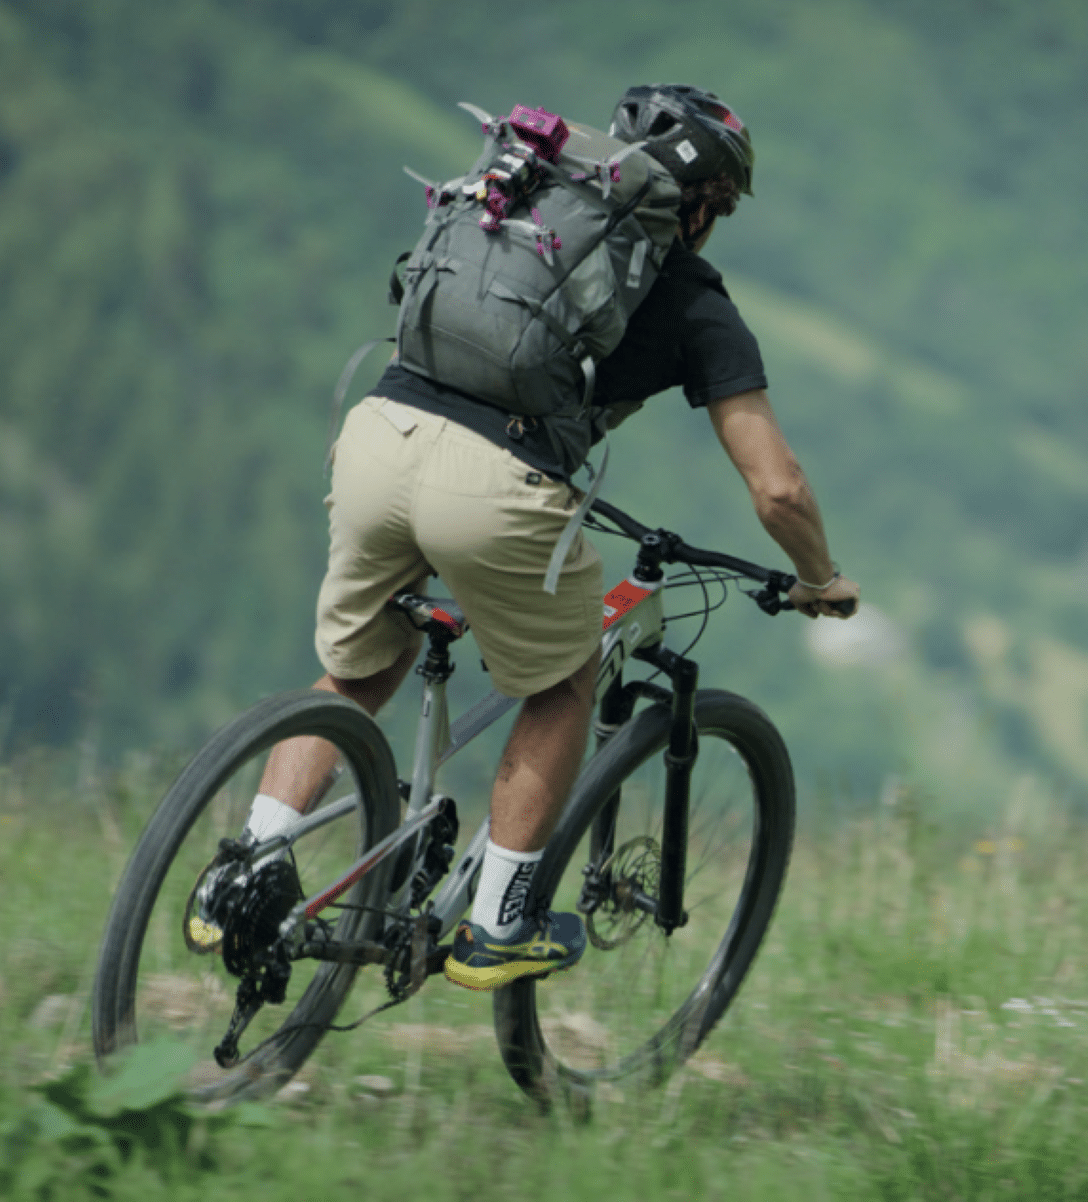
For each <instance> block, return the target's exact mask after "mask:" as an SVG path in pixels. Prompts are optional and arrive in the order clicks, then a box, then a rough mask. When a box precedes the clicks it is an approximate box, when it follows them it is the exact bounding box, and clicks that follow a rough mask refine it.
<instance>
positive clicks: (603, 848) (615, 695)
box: [589, 670, 635, 868]
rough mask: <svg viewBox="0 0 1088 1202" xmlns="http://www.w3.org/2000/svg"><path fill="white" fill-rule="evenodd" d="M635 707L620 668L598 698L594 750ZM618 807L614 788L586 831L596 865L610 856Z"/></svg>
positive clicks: (604, 742) (591, 860)
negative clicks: (599, 705)
mask: <svg viewBox="0 0 1088 1202" xmlns="http://www.w3.org/2000/svg"><path fill="white" fill-rule="evenodd" d="M634 709H635V694H634V693H632V692H631V691H630V690H628V689H625V688H624V687H623V677H622V670H621V671H620V672H617V673H616V676H615V679H614V680H613V681H612V683H611V684H610V685H609V686H608V689H607V690H606V691H605V694H604V696H603V697H602V698H601V708H600V714H599V717H598V720H597V722H596V723H595V724H594V727H593V732H594V734H595V735H596V736H597V750H598V751H600V750H601V748H602V747H603V746H604V745H605V744H606V743H607V742H608V740H609V739H611V738H612V736H613V735H614V734H615V733H616V731H618V730H619V728H620V727H621V726H622V725H623V724H624V723H625V722H626V721H628V719H629V718H630V717H631V715H632V713H634ZM619 808H620V790H619V789H617V790H616V791H615V792H614V793H613V794H612V796H611V797H609V799H608V800H607V801H606V802H605V803H604V805H603V806H601V808H600V811H599V812H598V814H597V817H596V818H594V819H593V826H592V828H591V829H590V833H589V861H590V863H591V864H596V865H597V866H598V868H599V867H600V866H601V865H602V864H603V863H604V862H605V860H607V859H608V857H609V856H611V854H612V852H613V851H614V850H615V843H616V816H617V814H618V813H619Z"/></svg>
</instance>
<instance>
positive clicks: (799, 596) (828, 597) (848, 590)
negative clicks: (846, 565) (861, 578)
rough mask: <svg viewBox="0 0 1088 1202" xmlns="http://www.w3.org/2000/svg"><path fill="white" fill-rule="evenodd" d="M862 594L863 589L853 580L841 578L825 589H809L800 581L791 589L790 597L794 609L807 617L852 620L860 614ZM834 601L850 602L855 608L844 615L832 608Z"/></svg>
mask: <svg viewBox="0 0 1088 1202" xmlns="http://www.w3.org/2000/svg"><path fill="white" fill-rule="evenodd" d="M860 594H861V589H859V588H858V586H857V585H856V584H855V583H854V582H853V581H852V580H847V578H846V577H845V576H840V577H839V578H838V580H836V581H835V582H834V584H831V585H829V586H828V587H827V588H823V589H817V588H808V587H807V586H806V585H803V584H802V583H801V582H800V581H798V582H797V583H796V584H795V585H794V586H793V588H791V589H790V593H789V597H790V600H791V601H792V602H793V607H794V609H796V610H797V611H798V612H799V613H803V614H804V615H805V616H806V617H809V618H818V617H819V616H820V615H821V614H823V615H824V617H827V618H852V617H853V616H854V614H856V613H857V612H858V597H859V596H860ZM832 601H839V602H842V601H850V602H853V606H852V608H850V609H849V611H848V612H847V613H843V612H842V611H841V610H837V609H832V608H831V602H832ZM844 608H845V607H844Z"/></svg>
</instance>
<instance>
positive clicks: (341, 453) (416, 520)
mask: <svg viewBox="0 0 1088 1202" xmlns="http://www.w3.org/2000/svg"><path fill="white" fill-rule="evenodd" d="M580 499H581V495H580V494H579V493H578V491H577V490H576V489H574V488H571V487H570V485H567V484H563V483H561V482H556V481H552V480H549V479H548V477H547V476H545V475H543V473H541V472H536V471H534V470H533V469H532V468H531V467H529V466H528V465H527V464H525V463H523V462H522V461H521V460H519V459H517V458H516V457H515V456H514V455H512V454H511V453H510V452H509V451H506V450H504V449H503V448H502V447H498V446H496V445H495V444H494V443H492V442H489V441H488V440H487V439H486V438H484V437H483V436H482V435H480V434H476V433H475V432H474V431H472V430H469V429H467V428H466V427H464V426H460V425H458V424H457V423H456V422H451V421H448V420H447V419H446V418H442V417H436V416H434V415H433V414H430V413H426V412H424V411H423V410H421V409H414V408H412V407H411V406H408V405H402V404H400V403H398V402H396V401H388V400H384V399H383V398H381V397H367V398H366V399H365V400H364V401H362V402H361V403H360V404H359V405H357V406H356V407H355V408H354V409H353V410H352V411H351V412H350V413H349V414H348V417H347V421H346V422H345V423H344V430H343V433H342V434H341V436H340V440H339V442H338V443H337V444H336V456H335V461H334V467H333V475H332V491H331V492H330V494H329V496H328V498H327V499H326V502H325V504H326V507H327V508H328V511H329V533H330V547H329V570H328V573H327V575H326V576H325V580H324V583H323V584H322V586H321V592H320V595H319V596H318V601H317V636H316V640H315V641H316V646H317V654H318V657H319V658H320V660H321V662H322V664H324V666H325V669H326V670H327V671H328V672H329V673H330V674H331V675H333V676H337V677H340V678H342V679H348V680H356V679H360V678H361V677H364V676H371V675H373V673H375V672H379V671H381V670H382V669H383V668H388V667H389V666H390V665H391V664H392V663H393V662H394V661H395V660H396V659H397V658H398V657H399V656H400V655H401V653H402V652H403V651H405V650H407V649H409V648H411V647H418V646H419V643H420V636H419V634H418V632H417V631H415V630H414V629H413V628H412V626H411V625H410V623H409V622H408V621H407V619H406V618H404V617H403V616H402V615H400V614H397V613H393V612H390V611H389V610H387V609H385V608H384V607H385V603H386V601H387V600H388V599H389V598H390V596H392V594H393V593H395V592H396V591H397V590H398V589H403V588H413V589H415V590H417V591H423V589H424V587H425V585H426V578H427V576H428V574H429V573H430V572H431V570H432V569H433V570H435V571H437V572H438V573H439V575H440V576H441V577H442V580H443V581H444V582H445V585H446V587H447V588H448V589H449V591H450V592H451V593H452V595H453V598H454V600H455V601H456V602H457V604H458V605H460V607H461V608H462V609H463V610H464V612H465V616H466V617H467V618H468V621H469V624H470V626H471V628H472V633H473V635H474V636H475V638H476V642H477V644H478V646H479V648H480V652H481V653H482V655H483V658H484V662H485V663H486V664H487V668H488V671H489V672H490V673H491V678H492V680H493V682H494V685H495V687H496V688H497V689H499V690H500V691H501V692H503V693H505V694H507V696H510V697H526V696H529V695H530V694H533V693H539V692H541V691H542V690H544V689H547V688H550V687H551V686H552V685H554V684H558V683H559V681H561V680H565V679H566V678H567V677H568V676H570V675H571V673H572V672H574V671H576V670H577V669H578V668H580V667H581V666H582V665H583V664H584V663H585V662H586V660H588V659H589V657H590V655H591V654H592V653H593V650H594V648H595V647H596V646H597V644H598V643H599V642H600V638H601V614H602V612H603V611H602V596H603V591H604V590H603V578H602V573H601V560H600V556H598V554H597V552H596V550H595V549H594V547H593V546H592V545H591V544H590V543H589V541H588V540H587V539H585V538H584V537H583V536H582V535H581V534H579V535H578V537H577V539H575V542H574V545H573V546H572V547H571V549H570V553H569V554H568V556H567V559H566V562H565V564H564V566H563V571H562V573H561V574H560V577H559V586H558V589H557V590H556V594H555V596H551V595H550V594H548V593H545V592H544V589H543V582H544V573H545V571H546V570H547V567H548V560H549V559H550V558H551V554H552V551H553V550H554V549H555V544H556V541H557V540H558V538H559V535H560V533H561V532H562V530H563V528H564V526H565V525H566V524H567V521H568V519H569V518H570V516H571V514H572V513H573V512H574V510H575V508H576V507H577V505H578V502H579V501H580Z"/></svg>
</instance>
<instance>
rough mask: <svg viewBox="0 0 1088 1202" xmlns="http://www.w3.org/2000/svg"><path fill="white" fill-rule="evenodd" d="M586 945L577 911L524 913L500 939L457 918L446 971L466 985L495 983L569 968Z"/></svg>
mask: <svg viewBox="0 0 1088 1202" xmlns="http://www.w3.org/2000/svg"><path fill="white" fill-rule="evenodd" d="M585 950H586V928H585V926H584V924H583V923H582V920H581V918H579V917H578V915H577V914H555V913H553V912H552V911H551V910H548V911H546V912H545V913H542V914H541V915H540V916H539V917H535V918H530V917H528V916H526V917H525V918H523V919H522V920H521V922H520V923H518V925H517V926H516V927H515V928H514V930H513V931H512V932H511V933H510V934H509V935H507V936H506V937H505V938H504V939H496V938H495V937H494V936H493V935H489V934H488V933H487V931H486V929H485V928H484V927H481V926H478V925H476V924H475V923H472V922H462V923H461V925H460V926H459V927H458V928H457V933H456V934H455V935H454V937H453V951H451V952H450V954H449V956H448V957H447V958H446V976H447V977H448V978H449V980H451V981H452V982H453V983H454V984H455V985H463V986H464V987H465V988H466V989H500V988H501V987H502V986H503V985H509V984H510V982H511V981H516V980H518V979H519V978H520V977H540V976H547V974H548V973H550V972H558V971H559V970H561V969H564V968H571V967H573V966H574V965H575V964H577V963H578V961H579V960H580V959H581V958H582V953H583V952H584V951H585Z"/></svg>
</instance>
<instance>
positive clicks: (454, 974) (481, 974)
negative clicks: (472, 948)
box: [443, 956, 582, 993]
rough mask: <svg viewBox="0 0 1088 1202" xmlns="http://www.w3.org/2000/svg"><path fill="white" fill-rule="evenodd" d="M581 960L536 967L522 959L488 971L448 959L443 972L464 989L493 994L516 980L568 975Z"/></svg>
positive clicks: (492, 966) (577, 958)
mask: <svg viewBox="0 0 1088 1202" xmlns="http://www.w3.org/2000/svg"><path fill="white" fill-rule="evenodd" d="M581 958H582V957H581V956H577V957H575V958H574V959H573V960H571V961H570V962H569V963H567V964H564V963H563V962H562V961H557V962H556V963H554V964H540V963H536V964H534V963H533V962H532V961H530V960H521V961H516V962H514V963H511V964H494V965H489V966H488V967H486V968H469V967H468V966H467V965H465V964H462V963H460V961H458V960H455V959H454V958H453V957H452V956H450V957H448V958H447V960H446V964H445V967H444V968H443V972H444V973H445V976H446V980H447V981H449V982H451V984H454V985H460V986H461V988H462V989H472V990H474V991H475V992H476V993H491V992H492V991H493V990H495V989H501V988H502V987H503V986H504V985H512V984H513V983H514V982H515V981H520V980H522V979H524V978H526V977H537V978H540V979H543V978H544V977H548V976H551V974H552V973H553V972H567V971H568V970H569V969H571V968H573V967H574V966H575V965H576V964H577V963H578V961H579V960H580V959H581Z"/></svg>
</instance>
